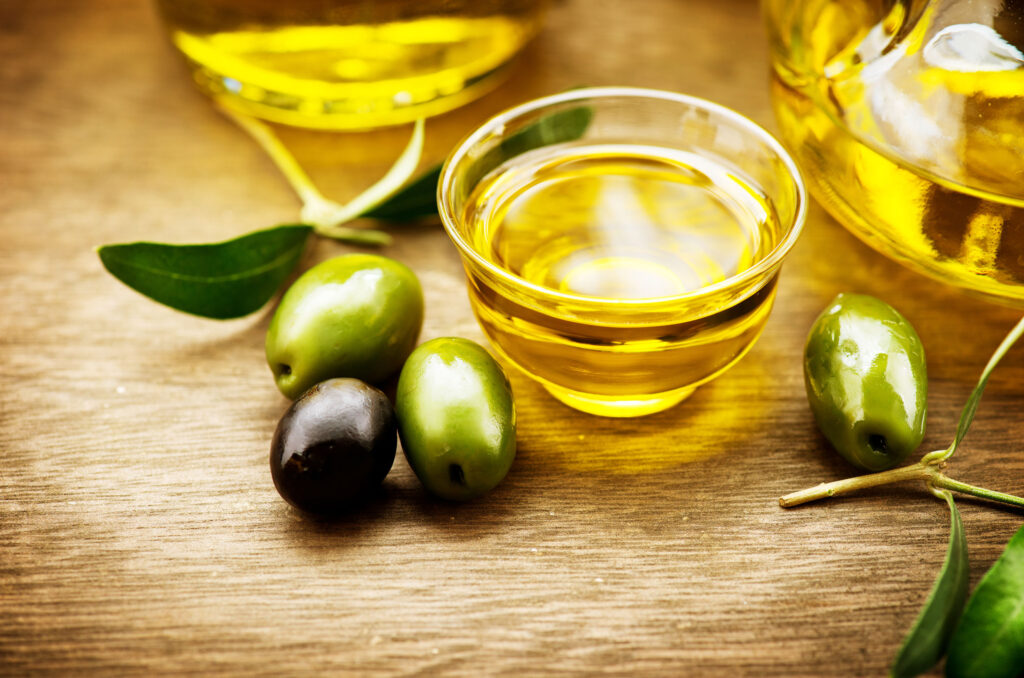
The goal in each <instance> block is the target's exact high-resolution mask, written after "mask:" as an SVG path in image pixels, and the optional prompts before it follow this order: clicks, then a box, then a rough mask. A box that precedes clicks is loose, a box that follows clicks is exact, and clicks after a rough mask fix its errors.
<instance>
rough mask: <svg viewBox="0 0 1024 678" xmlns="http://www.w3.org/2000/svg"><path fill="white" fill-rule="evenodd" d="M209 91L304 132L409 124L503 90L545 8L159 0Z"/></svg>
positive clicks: (379, 1)
mask: <svg viewBox="0 0 1024 678" xmlns="http://www.w3.org/2000/svg"><path fill="white" fill-rule="evenodd" d="M156 4H157V7H158V9H159V11H160V14H161V15H162V17H163V19H164V22H165V23H166V25H167V27H168V29H169V31H170V35H171V40H172V42H173V43H174V45H175V46H176V47H177V48H178V49H179V50H180V51H181V53H182V54H183V55H184V56H185V58H186V59H187V61H188V63H189V65H190V66H191V68H192V72H193V76H194V79H195V81H196V83H197V84H198V85H199V87H200V89H202V90H203V91H205V92H206V93H207V94H209V95H210V96H212V97H214V98H216V99H217V100H219V101H221V102H223V103H224V104H226V105H228V106H231V107H232V108H234V109H235V110H239V111H241V112H242V113H247V114H249V115H254V116H256V117H259V118H263V119H265V120H272V121H275V122H280V123H284V124H288V125H295V126H300V127H315V128H324V129H365V128H372V127H380V126H384V125H394V124H400V123H404V122H410V121H412V120H415V119H417V118H422V117H426V116H430V115H435V114H438V113H442V112H444V111H447V110H450V109H452V108H455V107H456V106H459V105H461V104H464V103H466V102H468V101H470V100H471V99H473V98H475V97H477V96H480V95H481V94H483V93H485V92H487V91H488V90H490V89H492V88H493V87H495V86H496V85H497V84H498V83H499V82H500V80H501V75H502V74H503V73H504V71H505V67H506V66H507V64H508V63H509V61H510V59H511V58H512V57H513V56H514V55H515V54H516V53H517V52H518V51H519V50H520V49H521V48H522V47H523V46H524V45H525V44H526V42H527V41H529V39H530V38H531V37H533V35H534V34H535V33H536V32H537V30H538V29H539V28H540V24H541V19H542V14H543V11H544V9H545V5H546V0H287V1H285V0H156Z"/></svg>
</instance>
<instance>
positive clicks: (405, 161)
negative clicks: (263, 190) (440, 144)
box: [219, 106, 425, 245]
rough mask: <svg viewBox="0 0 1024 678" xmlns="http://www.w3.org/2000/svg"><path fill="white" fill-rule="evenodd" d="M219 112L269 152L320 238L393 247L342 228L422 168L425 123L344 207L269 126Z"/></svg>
mask: <svg viewBox="0 0 1024 678" xmlns="http://www.w3.org/2000/svg"><path fill="white" fill-rule="evenodd" d="M219 108H220V110H221V112H223V113H224V115H226V116H227V117H229V118H231V119H232V120H233V121H234V122H235V123H236V124H237V125H238V126H239V127H241V128H242V129H243V130H245V131H246V132H248V134H249V136H251V137H252V138H253V139H254V140H255V141H256V143H258V144H259V145H260V147H261V148H262V149H263V150H264V151H266V153H267V155H269V156H270V159H271V160H273V161H274V164H275V165H276V166H277V168H278V169H279V170H281V174H283V175H284V177H285V179H287V180H288V183H289V184H291V187H292V188H293V189H294V190H295V192H296V193H297V194H298V196H299V199H300V200H301V201H302V211H301V213H300V218H301V219H302V221H303V222H304V223H308V224H312V226H313V227H314V229H316V233H317V235H321V236H324V237H325V238H334V239H335V240H341V241H343V242H348V243H353V244H356V245H387V244H390V243H391V236H390V235H388V234H387V233H384V232H383V231H376V230H372V229H362V228H360V229H356V228H353V227H350V226H344V225H343V224H345V223H346V222H348V221H351V220H353V219H355V218H357V217H359V216H360V215H362V214H364V213H366V212H368V211H370V210H372V209H373V208H375V207H377V206H378V205H380V204H381V203H382V202H384V201H385V200H387V199H388V198H389V197H390V196H391V195H393V194H394V193H395V191H397V190H398V189H400V188H401V187H402V185H403V184H404V183H405V182H406V181H407V180H408V179H409V177H410V176H412V173H413V172H414V171H415V170H416V166H417V165H418V164H419V161H420V156H421V155H422V154H423V138H424V129H425V123H424V121H423V119H420V120H417V121H416V125H415V126H414V127H413V132H412V137H410V139H409V143H408V144H406V146H405V150H403V151H402V154H401V155H400V156H399V157H398V160H396V161H395V163H394V164H393V165H392V166H391V168H390V169H389V170H388V171H387V173H386V174H385V175H384V176H383V177H381V179H380V180H378V181H377V182H376V183H374V184H373V185H372V186H370V187H369V188H368V189H366V190H365V191H363V192H362V193H360V194H359V195H357V196H356V197H355V198H353V199H352V200H351V201H350V202H348V203H347V204H344V205H342V204H341V203H338V202H335V201H333V200H331V199H329V198H326V197H324V195H323V194H322V193H321V192H320V191H319V190H318V189H317V187H316V186H315V185H314V184H313V181H312V179H310V178H309V175H308V174H306V172H305V170H303V169H302V166H301V165H299V163H298V161H297V160H296V159H295V156H293V155H292V154H291V152H290V151H289V150H288V148H287V147H286V146H285V145H284V144H283V143H281V140H280V139H279V138H278V137H277V135H276V134H274V131H273V130H272V129H271V128H270V127H269V126H267V125H265V124H264V123H262V122H260V121H259V120H257V119H256V118H253V117H250V116H248V115H243V114H241V113H237V112H235V111H233V110H231V109H230V108H227V107H225V106H219Z"/></svg>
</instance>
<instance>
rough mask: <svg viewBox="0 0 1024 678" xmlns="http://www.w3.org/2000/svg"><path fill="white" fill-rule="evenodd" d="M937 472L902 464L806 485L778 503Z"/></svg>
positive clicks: (785, 504) (788, 503)
mask: <svg viewBox="0 0 1024 678" xmlns="http://www.w3.org/2000/svg"><path fill="white" fill-rule="evenodd" d="M937 474H938V471H936V470H935V469H934V467H932V466H926V465H923V464H914V465H912V466H904V467H902V468H894V469H891V470H889V471H882V472H881V473H872V474H870V475H866V476H857V477H855V478H846V479H844V480H836V481H833V482H831V483H821V484H820V485H815V486H814V487H808V488H807V489H805V490H800V491H799V492H793V493H791V494H787V495H786V496H784V497H781V498H780V499H779V505H780V506H782V507H783V508H790V507H791V506H799V505H800V504H806V503H807V502H810V501H817V500H819V499H826V498H828V497H835V496H837V495H842V494H849V493H851V492H856V491H857V490H864V489H867V488H869V487H878V486H879V485H889V484H891V483H899V482H903V481H905V480H924V479H926V478H929V477H932V476H935V475H937Z"/></svg>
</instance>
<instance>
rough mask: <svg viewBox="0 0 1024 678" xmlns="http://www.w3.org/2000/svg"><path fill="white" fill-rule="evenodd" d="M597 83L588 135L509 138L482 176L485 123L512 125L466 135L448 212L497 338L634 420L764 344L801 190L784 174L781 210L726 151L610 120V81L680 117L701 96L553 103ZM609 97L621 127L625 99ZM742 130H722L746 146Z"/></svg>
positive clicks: (592, 402)
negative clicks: (629, 129)
mask: <svg viewBox="0 0 1024 678" xmlns="http://www.w3.org/2000/svg"><path fill="white" fill-rule="evenodd" d="M580 92H582V93H580ZM588 92H592V93H594V94H592V95H590V96H593V97H594V99H593V101H592V102H591V106H592V110H593V111H594V121H593V123H592V124H591V126H590V128H589V129H588V130H587V132H586V133H585V134H584V135H583V138H582V139H579V140H576V141H571V142H564V143H554V144H549V145H539V146H538V147H536V148H531V149H527V150H524V149H523V148H521V147H522V146H523V144H522V143H521V142H520V143H508V142H506V143H505V145H504V146H499V147H498V148H504V149H505V150H508V149H509V148H515V149H516V150H518V151H520V152H518V153H517V154H512V155H511V157H509V158H508V159H507V160H505V161H504V162H503V163H501V164H499V165H498V166H497V167H494V168H493V169H490V171H487V172H485V173H484V175H483V176H482V177H480V178H479V179H477V178H476V175H477V174H478V172H476V171H474V169H473V167H472V166H473V160H472V158H477V159H480V158H489V157H492V154H493V150H492V151H488V150H486V146H487V144H488V143H489V140H490V141H494V139H495V137H493V136H490V133H491V132H493V131H494V130H499V129H500V130H503V131H504V133H505V134H507V135H513V136H514V135H515V133H516V132H515V130H516V129H517V125H516V124H514V122H513V124H508V125H503V124H502V123H501V120H500V118H502V117H503V116H499V119H497V120H498V122H494V121H492V122H491V123H488V124H487V125H485V126H484V128H482V131H480V132H478V133H477V135H475V136H471V137H470V139H469V140H467V141H466V142H464V144H463V146H462V147H460V149H459V150H457V151H456V152H455V154H454V155H453V156H452V158H450V159H449V162H448V165H447V166H446V168H445V171H444V172H443V174H442V184H441V189H440V191H441V196H440V203H441V207H442V210H441V211H442V218H443V219H444V220H445V226H446V228H447V229H448V232H449V235H451V237H452V238H453V240H454V241H455V243H456V244H457V245H458V246H459V248H460V250H461V252H462V255H463V261H464V264H465V267H466V272H467V277H468V281H469V296H470V301H471V303H472V306H473V309H474V311H475V313H476V315H477V318H478V320H479V321H480V324H481V326H482V327H483V329H484V331H485V332H486V334H487V335H488V337H489V338H490V340H491V341H492V343H493V344H494V346H495V347H496V348H497V349H498V350H499V351H500V352H501V353H502V354H503V355H504V356H505V357H506V358H507V359H508V360H509V361H511V362H512V363H514V364H515V365H517V366H519V367H520V368H521V369H522V370H523V371H524V372H526V373H527V374H528V375H529V376H531V377H532V378H534V379H536V380H537V381H539V382H540V383H541V384H543V385H544V387H545V388H546V389H547V390H548V391H549V392H550V393H551V394H552V395H554V396H555V397H556V398H558V399H560V400H562V401H563V402H565V403H567V404H568V405H570V406H572V407H575V408H577V409H580V410H583V411H585V412H590V413H593V414H599V415H604V416H639V415H643V414H649V413H652V412H657V411H660V410H664V409H666V408H668V407H671V406H672V405H675V404H676V403H678V402H679V401H681V400H683V399H684V398H686V397H687V396H688V395H689V394H691V393H692V392H693V390H694V389H695V388H696V387H697V386H699V385H700V384H702V383H705V382H707V381H708V380H710V379H713V378H714V377H716V376H717V375H719V374H721V373H722V372H723V371H725V370H726V369H728V368H729V367H730V366H731V365H733V364H734V363H735V362H736V361H737V360H739V359H740V358H741V357H742V356H743V355H744V354H745V353H746V352H747V351H748V350H749V349H750V347H751V346H752V345H753V342H754V340H755V339H756V338H757V336H758V335H759V334H760V332H761V331H762V329H763V328H764V325H765V322H766V321H767V319H768V314H769V312H770V310H771V306H772V302H773V299H774V297H775V290H776V285H775V282H776V276H777V273H778V269H779V265H780V264H781V259H782V257H783V255H784V254H785V252H786V251H787V250H788V249H789V246H790V245H791V244H792V242H793V241H794V240H795V238H796V234H797V233H798V231H799V225H800V223H801V221H802V209H803V207H802V196H801V194H800V189H799V188H798V185H797V184H796V183H793V182H790V183H789V184H786V182H785V180H783V181H782V182H781V184H780V185H786V186H787V188H786V190H783V192H782V194H781V196H782V197H781V200H782V202H781V209H782V214H780V209H779V208H780V205H777V204H776V202H775V199H776V198H775V196H772V195H769V193H768V191H767V190H766V189H765V188H764V187H763V186H761V185H759V184H758V183H757V182H755V181H754V179H753V177H752V176H750V175H748V174H747V173H746V172H745V171H744V170H743V169H741V168H740V167H739V165H738V164H735V163H732V162H730V161H728V160H727V159H725V158H724V157H723V156H721V155H719V154H718V152H717V150H720V149H716V150H710V149H705V148H703V147H701V146H700V145H699V144H693V143H690V141H692V140H689V141H687V142H685V143H684V142H679V143H675V144H672V143H665V144H663V143H652V141H653V140H652V139H649V138H644V137H645V136H646V134H644V133H641V134H639V135H637V136H638V137H639V138H637V139H636V140H635V141H634V140H631V139H627V138H623V137H624V135H623V134H621V131H622V129H621V127H620V126H619V125H612V124H606V123H605V122H604V120H603V119H602V113H603V111H602V104H603V103H604V102H603V101H602V100H601V97H602V96H603V95H602V93H604V92H608V96H609V97H612V96H613V94H612V93H624V94H615V95H614V96H619V97H623V98H625V104H626V105H627V106H632V105H634V103H641V104H646V105H657V104H662V105H665V106H666V107H667V108H672V107H673V106H674V105H676V106H679V108H680V112H684V111H687V110H688V108H687V107H688V106H691V105H696V104H692V103H691V102H698V101H699V100H692V99H689V98H685V97H681V95H669V94H667V93H658V94H659V95H664V96H666V97H669V100H668V101H659V100H657V98H655V101H656V103H654V102H634V101H632V100H631V99H630V97H638V98H641V97H643V96H644V95H645V93H648V92H650V91H649V90H632V89H628V88H607V89H596V90H581V91H579V92H570V93H566V94H564V95H558V96H556V97H550V98H549V99H551V100H554V101H558V100H560V97H561V98H565V99H566V100H572V98H573V97H583V98H586V97H587V96H588ZM651 96H652V97H653V96H654V95H651ZM676 97H680V98H681V99H682V101H677V100H676V99H675V98H676ZM541 101H542V102H543V101H545V100H541ZM618 103H619V104H622V103H623V102H618ZM702 103H703V104H704V105H707V106H712V105H711V104H707V102H702ZM531 105H538V104H537V103H536V102H534V103H533V104H525V105H524V106H523V107H520V108H527V107H529V106H531ZM609 108H610V109H612V110H611V111H609V112H606V113H604V116H607V118H606V119H607V120H608V123H611V122H612V121H614V118H613V117H612V116H611V113H612V112H615V113H618V114H621V110H616V109H618V108H619V106H612V105H611V104H609ZM715 109H716V112H719V111H718V109H717V107H715ZM517 110H519V109H513V111H511V112H509V113H507V114H505V116H508V117H510V118H512V120H514V118H515V113H516V111H517ZM722 111H723V113H722V115H725V112H724V109H722ZM736 118H739V116H736ZM670 120H674V121H675V122H676V123H677V124H678V123H680V122H681V121H683V122H685V121H686V120H687V116H686V115H683V116H682V118H680V117H679V116H668V117H667V118H666V123H668V122H669V121H670ZM739 120H742V122H743V123H744V124H745V125H749V126H750V127H754V126H753V124H752V123H749V122H748V121H745V120H743V119H739ZM509 122H512V121H511V120H510V121H509ZM712 122H713V123H714V125H724V124H725V121H723V120H709V119H707V118H703V117H699V116H698V117H694V118H692V119H690V120H689V126H690V127H691V130H690V132H692V133H694V134H696V135H697V136H698V138H700V137H701V136H703V132H707V131H709V128H708V127H707V125H708V124H711V123H712ZM737 124H739V122H738V121H737ZM685 127H687V125H685V124H684V125H682V126H681V127H677V128H675V129H673V130H672V133H670V134H666V135H665V136H664V138H665V139H667V140H669V141H671V140H672V136H673V134H674V135H679V134H684V135H685V134H686V130H685ZM735 131H736V130H731V129H730V130H728V131H726V130H723V131H722V133H721V134H718V137H719V138H720V139H722V140H724V143H726V144H729V143H735V142H738V140H739V137H738V136H736V135H733V134H732V132H735ZM606 135H607V136H606ZM542 136H543V135H538V137H542ZM552 136H555V137H558V136H559V135H552ZM562 136H564V135H562ZM652 136H658V135H657V132H656V131H655V132H653V134H652ZM714 136H715V135H711V137H712V138H714ZM504 138H505V139H508V138H509V137H508V136H505V137H504ZM683 138H684V139H685V138H686V137H685V136H684V137H683ZM476 143H479V144H480V147H479V148H475V147H474V144H476ZM772 143H774V142H772ZM778 150H780V151H781V149H778ZM790 166H791V165H790ZM783 167H784V162H780V163H778V164H777V165H776V164H772V163H766V164H765V165H763V169H765V171H773V172H779V171H780V170H781V169H782V168H783ZM796 181H798V179H797V180H796ZM470 184H472V185H470Z"/></svg>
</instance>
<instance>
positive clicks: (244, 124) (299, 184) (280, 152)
mask: <svg viewBox="0 0 1024 678" xmlns="http://www.w3.org/2000/svg"><path fill="white" fill-rule="evenodd" d="M217 108H218V109H220V112H221V113H223V114H224V115H226V116H227V117H229V118H231V119H232V120H233V121H234V122H235V124H236V125H238V126H239V127H241V128H242V129H243V130H245V131H246V132H248V133H249V136H251V137H252V138H253V139H254V140H255V141H256V143H258V144H259V145H260V148H262V149H263V150H264V151H266V153H267V155H269V156H270V159H271V160H273V161H274V164H275V165H277V168H278V169H279V170H281V174H283V175H284V178H285V179H287V180H288V183H289V184H291V186H292V188H293V189H295V192H296V193H297V194H298V195H299V199H300V200H302V203H303V205H310V204H319V205H324V206H328V205H333V206H335V207H337V208H339V209H340V208H341V205H339V204H338V203H336V202H334V201H333V200H328V199H327V198H325V197H324V196H323V194H322V193H320V191H319V190H317V188H316V186H314V185H313V181H312V180H311V179H310V178H309V175H308V174H306V172H305V170H303V169H302V166H301V165H299V163H298V161H297V160H296V159H295V156H293V155H292V154H291V152H290V151H289V150H288V149H287V148H286V147H285V145H284V144H283V143H281V140H280V139H278V138H277V135H276V134H274V132H273V131H272V130H271V129H270V128H269V127H268V126H266V125H264V124H263V123H262V122H260V121H259V120H257V119H256V118H253V117H250V116H248V115H242V114H241V113H236V112H235V111H233V110H231V109H230V108H228V107H227V106H222V105H218V106H217Z"/></svg>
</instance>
